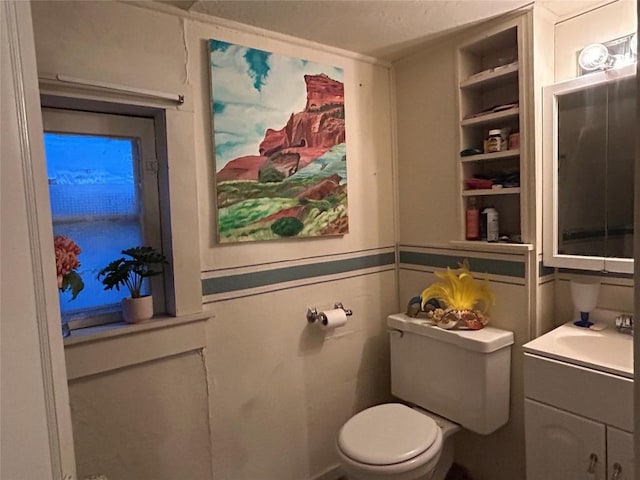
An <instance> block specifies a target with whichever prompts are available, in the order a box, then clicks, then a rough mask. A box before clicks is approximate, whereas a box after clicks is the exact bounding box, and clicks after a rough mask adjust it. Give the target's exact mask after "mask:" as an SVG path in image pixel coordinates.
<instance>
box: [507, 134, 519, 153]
mask: <svg viewBox="0 0 640 480" xmlns="http://www.w3.org/2000/svg"><path fill="white" fill-rule="evenodd" d="M518 148H520V133H518V132H516V133H512V134H511V135H509V150H517V149H518Z"/></svg>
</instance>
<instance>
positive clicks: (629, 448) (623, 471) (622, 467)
mask: <svg viewBox="0 0 640 480" xmlns="http://www.w3.org/2000/svg"><path fill="white" fill-rule="evenodd" d="M633 464H634V461H633V434H631V433H627V432H623V431H622V430H618V429H617V428H613V427H607V470H608V474H607V480H634V479H635V477H634V476H633V474H634V465H633Z"/></svg>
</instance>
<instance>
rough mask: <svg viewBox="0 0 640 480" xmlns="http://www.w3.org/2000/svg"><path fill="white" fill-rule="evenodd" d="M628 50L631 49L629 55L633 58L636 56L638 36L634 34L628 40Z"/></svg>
mask: <svg viewBox="0 0 640 480" xmlns="http://www.w3.org/2000/svg"><path fill="white" fill-rule="evenodd" d="M629 48H630V49H631V55H632V56H633V57H637V56H638V34H637V33H634V34H633V37H631V40H629Z"/></svg>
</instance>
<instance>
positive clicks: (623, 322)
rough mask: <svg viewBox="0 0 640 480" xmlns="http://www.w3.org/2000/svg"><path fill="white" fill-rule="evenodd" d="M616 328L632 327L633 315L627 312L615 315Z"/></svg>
mask: <svg viewBox="0 0 640 480" xmlns="http://www.w3.org/2000/svg"><path fill="white" fill-rule="evenodd" d="M616 328H618V329H632V328H633V316H632V315H629V314H626V313H625V314H622V315H618V316H617V317H616Z"/></svg>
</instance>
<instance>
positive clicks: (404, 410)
mask: <svg viewBox="0 0 640 480" xmlns="http://www.w3.org/2000/svg"><path fill="white" fill-rule="evenodd" d="M437 432H438V425H437V424H436V422H435V421H434V420H433V419H432V418H429V417H428V416H426V415H424V414H421V413H419V412H416V411H415V410H413V409H411V408H409V407H407V406H405V405H402V404H399V403H388V404H385V405H378V406H375V407H371V408H368V409H366V410H363V411H362V412H360V413H358V414H357V415H355V416H354V417H353V418H351V419H350V420H349V421H348V422H347V423H345V424H344V426H343V427H342V429H341V430H340V433H339V434H338V447H339V448H340V450H341V451H342V452H343V453H344V454H345V455H346V456H348V457H349V458H351V459H353V460H355V461H357V462H360V463H366V464H369V465H392V464H394V463H401V462H405V461H407V460H410V459H412V458H413V457H416V456H418V455H420V454H421V453H423V452H424V451H426V450H427V449H428V448H429V447H431V445H432V444H433V442H434V441H435V439H436V437H437Z"/></svg>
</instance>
